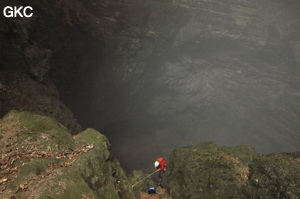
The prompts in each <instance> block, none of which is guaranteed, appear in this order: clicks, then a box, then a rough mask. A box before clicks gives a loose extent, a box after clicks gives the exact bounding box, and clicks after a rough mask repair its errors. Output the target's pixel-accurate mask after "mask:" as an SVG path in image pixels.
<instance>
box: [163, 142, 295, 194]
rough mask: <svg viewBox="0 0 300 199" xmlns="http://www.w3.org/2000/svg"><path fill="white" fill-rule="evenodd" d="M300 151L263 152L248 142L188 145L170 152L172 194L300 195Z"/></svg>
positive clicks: (170, 188) (170, 190)
mask: <svg viewBox="0 0 300 199" xmlns="http://www.w3.org/2000/svg"><path fill="white" fill-rule="evenodd" d="M299 162H300V159H299V152H295V153H290V154H272V155H262V154H260V153H258V152H256V151H255V150H254V149H253V148H251V147H247V146H236V147H224V146H218V145H216V144H213V143H204V144H199V145H195V146H187V147H183V148H178V149H176V150H174V151H173V152H172V154H171V156H170V166H169V169H170V173H169V176H168V187H169V192H170V193H171V194H172V198H173V199H176V198H191V199H193V198H195V199H196V198H261V199H262V198H270V199H271V198H278V199H279V198H290V199H292V198H293V199H296V198H299V196H300V176H299V173H300V166H299Z"/></svg>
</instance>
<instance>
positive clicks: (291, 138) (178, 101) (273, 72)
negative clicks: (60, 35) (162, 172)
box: [58, 0, 300, 171]
mask: <svg viewBox="0 0 300 199" xmlns="http://www.w3.org/2000/svg"><path fill="white" fill-rule="evenodd" d="M95 2H96V3H95V4H94V5H92V3H84V6H85V7H86V8H87V9H88V10H89V11H90V15H91V16H93V17H94V18H95V21H94V22H93V23H92V25H93V28H95V29H96V30H98V29H100V30H101V31H102V34H103V35H102V36H103V38H102V41H103V42H102V45H101V46H96V45H90V47H89V48H87V54H88V55H85V57H86V59H85V60H84V61H82V62H81V63H79V64H81V65H82V68H81V69H78V70H76V73H77V74H78V76H79V78H78V79H72V81H69V82H67V83H65V84H60V85H58V88H59V89H60V91H62V92H61V93H63V94H62V99H63V100H64V102H65V103H66V104H67V105H68V106H69V107H70V108H71V109H72V111H73V112H74V113H75V115H76V117H77V118H78V120H79V122H80V123H81V124H82V125H83V126H84V127H93V128H95V129H97V130H99V131H100V132H102V133H104V134H105V135H106V136H107V137H108V138H109V140H110V142H111V144H112V149H113V153H114V154H115V156H116V157H117V158H118V159H119V160H120V162H121V164H122V166H123V167H124V168H125V169H126V170H129V171H131V170H133V169H143V170H147V169H152V167H153V162H154V160H155V158H156V157H157V156H164V157H168V155H169V154H170V152H171V151H172V150H173V149H175V148H177V147H180V146H184V145H191V144H197V143H199V142H207V141H212V142H216V143H217V144H221V145H227V146H235V145H239V144H244V145H248V146H252V147H254V148H255V149H257V150H258V151H259V152H262V153H273V152H290V151H296V150H300V134H299V129H300V122H299V121H300V85H299V83H300V12H299V10H300V2H297V1H279V0H277V1H267V0H265V1H240V0H235V1H230V2H227V1H221V0H219V1H196V0H194V1H184V0H174V1H164V2H161V1H154V0H153V1H124V2H110V3H107V5H106V9H107V10H106V12H105V13H103V12H100V11H99V9H102V10H103V5H102V4H97V1H95ZM99 21H100V22H99ZM103 24H104V25H105V26H104V25H103ZM82 42H83V41H82ZM70 88H71V89H70Z"/></svg>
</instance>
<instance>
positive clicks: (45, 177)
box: [0, 111, 134, 199]
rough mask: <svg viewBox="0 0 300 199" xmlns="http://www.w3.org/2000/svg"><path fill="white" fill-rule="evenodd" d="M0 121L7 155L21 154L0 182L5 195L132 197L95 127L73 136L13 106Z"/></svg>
mask: <svg viewBox="0 0 300 199" xmlns="http://www.w3.org/2000/svg"><path fill="white" fill-rule="evenodd" d="M0 123H1V128H0V134H1V135H2V136H3V137H2V138H1V139H5V140H6V142H11V143H10V145H5V146H11V147H12V148H11V150H12V153H11V154H12V155H13V156H12V157H15V156H16V155H17V154H19V155H20V154H21V155H20V158H19V159H17V161H15V162H14V164H13V165H8V166H10V167H12V168H13V167H16V168H17V173H16V174H17V175H16V177H13V176H10V177H9V176H8V177H9V178H14V179H13V180H12V181H10V182H9V183H8V184H7V185H6V188H7V189H6V190H5V191H6V192H5V193H4V194H6V195H5V197H6V196H7V197H8V198H10V197H17V198H29V197H35V198H74V199H76V198H78V199H79V198H80V199H81V198H99V199H119V198H122V199H132V198H134V195H133V191H132V187H131V184H130V182H129V180H128V178H127V176H126V173H125V171H124V170H123V169H122V168H121V166H120V163H119V161H118V160H117V159H116V158H114V157H113V156H112V155H111V153H110V144H109V142H108V139H107V138H106V137H105V136H104V135H102V134H101V133H99V132H98V131H96V130H94V129H87V130H85V131H83V132H81V133H79V134H78V135H76V136H74V138H73V137H72V136H71V135H70V134H69V132H68V131H67V129H66V128H65V127H64V126H62V125H61V124H59V123H58V122H56V121H55V120H54V119H52V118H49V117H45V116H39V115H36V114H32V113H29V112H17V111H11V112H10V113H9V114H8V115H7V116H6V117H4V118H2V119H1V121H0ZM9 150H10V149H9V148H7V150H6V151H9ZM4 151H5V150H4ZM26 152H28V154H25V153H26ZM24 154H25V155H24ZM43 156H45V157H43ZM7 164H8V163H7ZM7 175H9V174H8V173H7ZM3 196H4V195H3Z"/></svg>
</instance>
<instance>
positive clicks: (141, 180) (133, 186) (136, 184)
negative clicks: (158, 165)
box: [131, 171, 158, 188]
mask: <svg viewBox="0 0 300 199" xmlns="http://www.w3.org/2000/svg"><path fill="white" fill-rule="evenodd" d="M156 172H158V171H154V172H153V173H151V174H150V175H148V176H146V177H144V178H143V179H141V180H140V181H138V182H137V183H135V184H134V185H132V186H131V187H132V188H133V187H135V186H136V185H137V184H139V183H140V182H142V181H144V180H146V179H147V178H149V177H150V176H152V175H153V174H155V173H156Z"/></svg>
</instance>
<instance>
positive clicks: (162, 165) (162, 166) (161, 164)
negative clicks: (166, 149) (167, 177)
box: [156, 157, 167, 171]
mask: <svg viewBox="0 0 300 199" xmlns="http://www.w3.org/2000/svg"><path fill="white" fill-rule="evenodd" d="M156 161H158V162H159V170H160V171H163V170H165V167H166V166H167V162H166V161H165V159H164V158H162V157H159V158H157V159H156Z"/></svg>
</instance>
